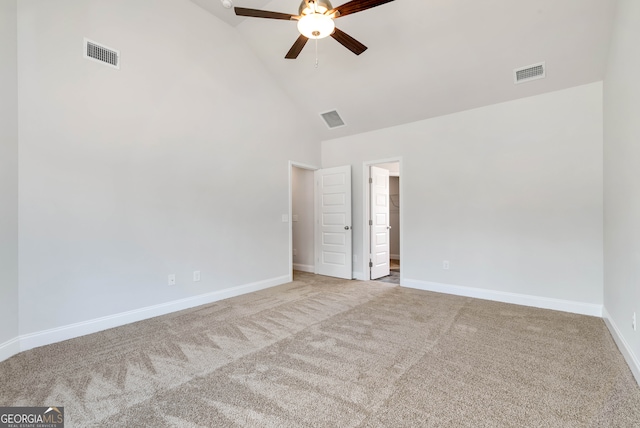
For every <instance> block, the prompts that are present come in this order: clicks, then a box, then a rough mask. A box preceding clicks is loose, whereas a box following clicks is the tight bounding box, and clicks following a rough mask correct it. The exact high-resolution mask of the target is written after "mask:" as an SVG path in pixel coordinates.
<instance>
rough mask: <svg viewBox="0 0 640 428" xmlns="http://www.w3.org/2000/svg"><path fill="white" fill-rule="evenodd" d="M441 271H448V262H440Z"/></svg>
mask: <svg viewBox="0 0 640 428" xmlns="http://www.w3.org/2000/svg"><path fill="white" fill-rule="evenodd" d="M442 269H444V270H449V260H445V261H443V262H442Z"/></svg>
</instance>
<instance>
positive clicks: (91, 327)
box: [0, 275, 291, 361]
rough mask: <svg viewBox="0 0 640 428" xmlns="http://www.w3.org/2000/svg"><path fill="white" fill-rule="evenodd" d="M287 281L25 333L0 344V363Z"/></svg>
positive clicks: (260, 283)
mask: <svg viewBox="0 0 640 428" xmlns="http://www.w3.org/2000/svg"><path fill="white" fill-rule="evenodd" d="M287 282H291V275H284V276H280V277H277V278H271V279H267V280H264V281H258V282H253V283H250V284H244V285H238V286H236V287H231V288H226V289H224V290H217V291H212V292H210V293H205V294H201V295H199V296H193V297H188V298H185V299H180V300H174V301H172V302H167V303H161V304H159V305H154V306H147V307H145V308H140V309H135V310H132V311H127V312H121V313H119V314H114V315H109V316H106V317H101V318H95V319H92V320H87V321H82V322H79V323H75V324H69V325H65V326H62V327H56V328H52V329H49V330H43V331H38V332H35V333H30V334H25V335H22V336H19V337H18V338H16V339H13V340H11V341H9V342H6V343H4V344H2V345H0V361H2V360H3V359H6V358H9V357H10V356H11V355H15V354H17V353H18V352H20V351H26V350H28V349H32V348H35V347H38V346H44V345H49V344H51V343H56V342H60V341H63V340H67V339H73V338H75V337H80V336H84V335H86V334H91V333H96V332H98V331H102V330H106V329H109V328H113V327H119V326H121V325H125V324H129V323H132V322H136V321H142V320H145V319H148V318H153V317H157V316H160V315H166V314H169V313H172V312H176V311H181V310H183V309H189V308H193V307H196V306H200V305H205V304H208V303H213V302H217V301H218V300H223V299H228V298H230V297H235V296H239V295H241V294H246V293H251V292H253V291H258V290H263V289H265V288H270V287H274V286H276V285H281V284H286V283H287ZM5 348H6V350H5ZM3 357H4V358H3Z"/></svg>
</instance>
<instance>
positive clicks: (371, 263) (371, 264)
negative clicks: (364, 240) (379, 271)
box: [369, 260, 373, 268]
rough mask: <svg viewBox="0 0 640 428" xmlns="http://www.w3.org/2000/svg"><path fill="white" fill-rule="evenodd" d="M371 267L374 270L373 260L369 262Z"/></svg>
mask: <svg viewBox="0 0 640 428" xmlns="http://www.w3.org/2000/svg"><path fill="white" fill-rule="evenodd" d="M369 267H370V268H372V267H373V262H372V261H371V260H369Z"/></svg>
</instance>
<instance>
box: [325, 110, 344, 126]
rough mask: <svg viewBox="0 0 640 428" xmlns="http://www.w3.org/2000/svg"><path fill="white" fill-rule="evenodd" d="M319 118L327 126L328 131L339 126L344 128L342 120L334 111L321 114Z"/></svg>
mask: <svg viewBox="0 0 640 428" xmlns="http://www.w3.org/2000/svg"><path fill="white" fill-rule="evenodd" d="M320 116H322V118H323V119H324V121H325V122H326V123H327V126H328V127H329V129H333V128H339V127H341V126H344V120H342V118H341V117H340V115H339V114H338V112H337V111H335V110H332V111H328V112H326V113H321V114H320Z"/></svg>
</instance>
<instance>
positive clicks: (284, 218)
mask: <svg viewBox="0 0 640 428" xmlns="http://www.w3.org/2000/svg"><path fill="white" fill-rule="evenodd" d="M282 222H283V223H289V214H282Z"/></svg>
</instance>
